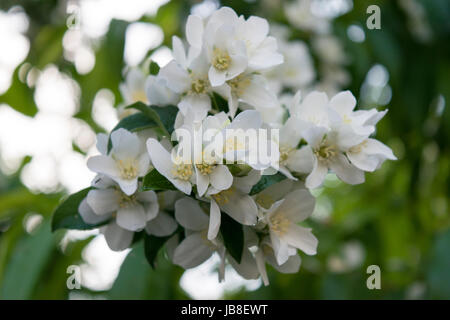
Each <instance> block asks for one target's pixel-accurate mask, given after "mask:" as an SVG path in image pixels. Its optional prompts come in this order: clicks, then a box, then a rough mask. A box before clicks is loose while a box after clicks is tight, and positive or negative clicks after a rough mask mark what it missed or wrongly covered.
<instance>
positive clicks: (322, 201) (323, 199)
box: [311, 195, 333, 221]
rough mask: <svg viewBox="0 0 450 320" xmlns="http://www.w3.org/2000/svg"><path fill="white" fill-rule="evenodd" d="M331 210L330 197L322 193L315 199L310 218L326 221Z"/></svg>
mask: <svg viewBox="0 0 450 320" xmlns="http://www.w3.org/2000/svg"><path fill="white" fill-rule="evenodd" d="M332 210H333V205H332V204H331V201H330V199H329V198H328V197H327V196H325V195H322V196H320V197H318V198H317V199H316V206H315V208H314V211H313V213H312V215H311V219H313V220H316V221H326V220H328V219H329V218H330V216H331V212H332Z"/></svg>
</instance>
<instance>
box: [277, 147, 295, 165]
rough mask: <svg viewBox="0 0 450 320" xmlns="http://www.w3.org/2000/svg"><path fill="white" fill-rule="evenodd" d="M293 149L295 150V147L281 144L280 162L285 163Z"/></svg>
mask: <svg viewBox="0 0 450 320" xmlns="http://www.w3.org/2000/svg"><path fill="white" fill-rule="evenodd" d="M292 151H294V148H292V147H290V146H280V163H282V164H284V163H285V162H286V161H287V159H288V158H289V154H290V153H291V152H292Z"/></svg>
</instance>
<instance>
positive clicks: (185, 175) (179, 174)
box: [172, 164, 193, 181]
mask: <svg viewBox="0 0 450 320" xmlns="http://www.w3.org/2000/svg"><path fill="white" fill-rule="evenodd" d="M192 173H193V171H192V166H191V165H190V164H178V165H174V166H173V169H172V174H173V176H174V177H175V178H177V179H180V180H183V181H188V180H189V179H190V178H191V176H192Z"/></svg>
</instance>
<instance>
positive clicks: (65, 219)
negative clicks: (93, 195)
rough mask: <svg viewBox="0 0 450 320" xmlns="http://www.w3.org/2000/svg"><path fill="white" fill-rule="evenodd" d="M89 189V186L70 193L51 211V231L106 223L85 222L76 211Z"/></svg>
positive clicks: (93, 226) (83, 228)
mask: <svg viewBox="0 0 450 320" xmlns="http://www.w3.org/2000/svg"><path fill="white" fill-rule="evenodd" d="M91 189H92V188H91V187H89V188H86V189H83V190H81V191H78V192H77V193H74V194H72V195H70V196H69V197H68V198H67V199H65V200H64V201H63V202H62V203H61V204H60V205H59V206H58V207H57V208H56V210H55V212H54V213H53V219H52V231H55V230H57V229H75V230H89V229H93V228H96V227H98V226H100V225H102V224H105V223H106V222H104V223H101V224H97V225H91V224H87V223H86V222H84V221H83V218H81V216H80V213H79V212H78V206H79V205H80V203H81V201H83V199H84V198H86V196H87V194H88V192H89V191H90V190H91Z"/></svg>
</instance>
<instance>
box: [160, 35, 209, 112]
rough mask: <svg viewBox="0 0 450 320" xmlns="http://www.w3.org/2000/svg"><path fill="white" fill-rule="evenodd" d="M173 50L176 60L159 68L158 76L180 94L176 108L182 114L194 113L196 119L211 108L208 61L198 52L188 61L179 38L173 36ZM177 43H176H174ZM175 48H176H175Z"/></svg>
mask: <svg viewBox="0 0 450 320" xmlns="http://www.w3.org/2000/svg"><path fill="white" fill-rule="evenodd" d="M173 40H174V41H173V43H174V52H178V51H181V53H177V54H175V58H177V56H178V60H172V61H171V62H169V63H168V64H167V65H166V66H164V67H163V68H161V70H160V71H159V74H158V77H160V78H161V79H163V80H164V81H165V82H166V84H167V86H168V87H169V88H170V89H171V90H172V91H173V92H175V93H177V94H179V95H180V96H181V100H180V102H179V103H178V108H179V109H180V111H181V113H182V114H183V115H187V114H188V113H189V112H194V113H195V115H196V116H195V118H196V120H201V119H203V118H205V117H206V115H207V113H208V111H209V110H210V109H211V99H210V97H209V93H210V92H211V85H210V83H209V80H208V68H209V65H208V61H207V60H206V57H205V56H204V55H203V54H199V55H198V56H197V57H196V58H195V59H193V60H192V61H191V62H188V61H187V60H186V59H187V58H186V56H185V53H184V48H183V47H182V44H181V40H179V39H178V38H176V37H174V39H173ZM176 43H178V45H175V44H176ZM175 48H177V50H175Z"/></svg>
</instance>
